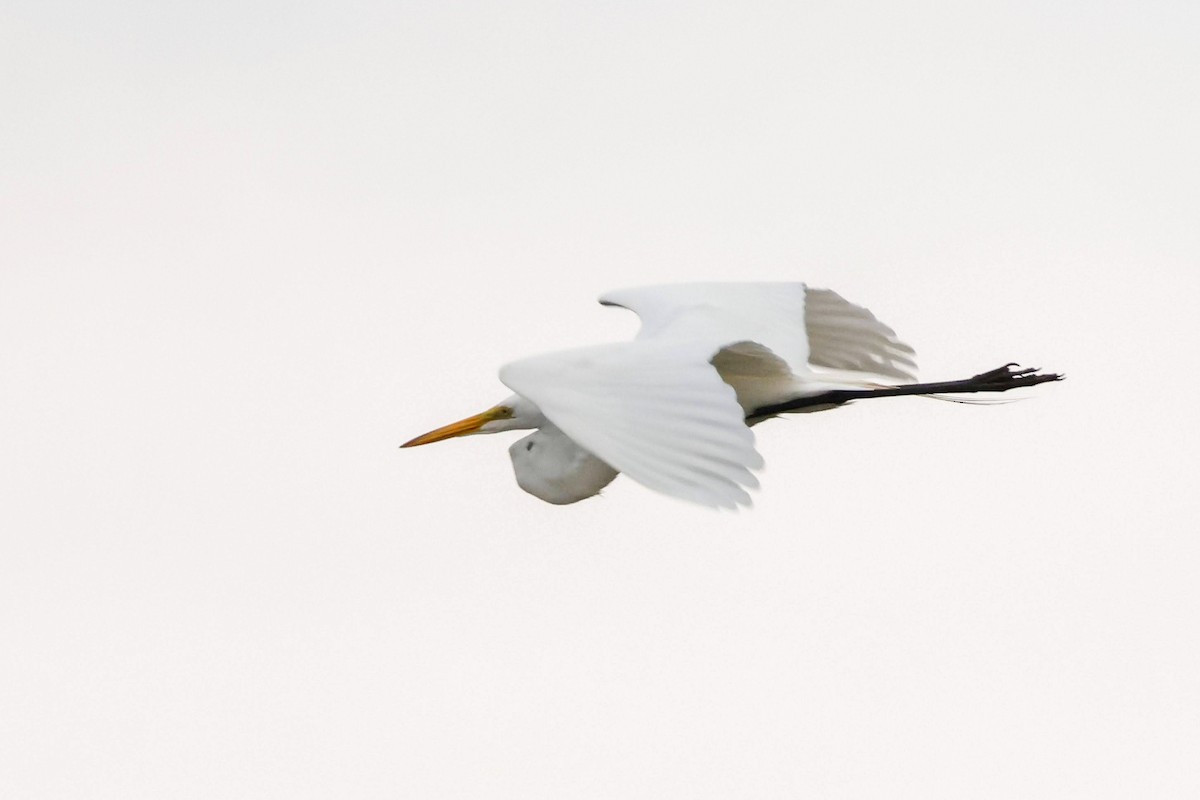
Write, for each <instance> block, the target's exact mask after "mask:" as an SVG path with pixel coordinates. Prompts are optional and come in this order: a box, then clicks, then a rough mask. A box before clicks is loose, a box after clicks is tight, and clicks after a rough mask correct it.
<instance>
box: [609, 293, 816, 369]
mask: <svg viewBox="0 0 1200 800" xmlns="http://www.w3.org/2000/svg"><path fill="white" fill-rule="evenodd" d="M600 302H601V303H602V304H604V305H608V306H620V307H622V308H628V309H629V310H630V311H632V312H634V313H635V314H637V315H638V318H639V319H641V321H642V327H641V329H640V330H639V331H638V334H637V338H638V340H645V339H656V340H667V339H671V340H677V341H678V340H691V341H702V342H705V343H706V344H709V345H712V346H713V352H714V353H715V352H716V351H717V350H718V349H720V348H722V347H725V346H727V345H731V344H734V343H736V342H756V343H758V344H760V345H762V346H763V347H765V348H767V349H769V350H770V351H771V352H772V353H774V354H775V355H776V356H778V357H779V358H781V359H783V361H784V362H786V363H787V365H788V366H789V367H791V369H792V371H793V372H797V373H798V372H802V371H804V369H805V365H806V364H807V363H808V335H807V333H806V332H805V329H804V303H805V288H804V284H803V283H681V284H672V285H668V286H645V287H641V288H636V289H621V290H618V291H615V292H609V293H607V294H605V295H604V296H602V297H601V298H600Z"/></svg>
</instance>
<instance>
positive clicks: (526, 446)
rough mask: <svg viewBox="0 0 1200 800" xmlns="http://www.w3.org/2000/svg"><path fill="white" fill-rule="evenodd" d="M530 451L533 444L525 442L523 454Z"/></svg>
mask: <svg viewBox="0 0 1200 800" xmlns="http://www.w3.org/2000/svg"><path fill="white" fill-rule="evenodd" d="M532 449H533V442H526V443H525V452H527V453H528V452H529V451H530V450H532Z"/></svg>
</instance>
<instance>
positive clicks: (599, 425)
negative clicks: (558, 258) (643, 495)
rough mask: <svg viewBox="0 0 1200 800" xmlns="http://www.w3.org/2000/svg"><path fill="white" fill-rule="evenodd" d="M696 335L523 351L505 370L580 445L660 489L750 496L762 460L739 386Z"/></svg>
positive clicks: (713, 498)
mask: <svg viewBox="0 0 1200 800" xmlns="http://www.w3.org/2000/svg"><path fill="white" fill-rule="evenodd" d="M715 352H716V348H714V347H712V346H710V345H707V344H704V343H697V342H695V341H687V340H684V341H674V340H666V341H656V340H648V341H634V342H622V343H618V344H608V345H600V346H597V347H586V348H580V349H575V350H565V351H561V352H556V353H548V354H546V355H541V356H534V357H532V358H527V359H523V360H521V361H515V362H513V363H511V364H507V365H505V366H504V367H502V368H501V370H500V380H501V381H503V382H504V383H505V384H506V385H507V386H509V388H511V389H512V390H513V391H515V392H517V393H518V394H520V395H522V396H524V397H527V398H528V399H529V400H531V401H532V402H533V403H535V404H536V405H537V406H538V408H540V409H541V410H542V413H543V414H545V415H546V418H547V419H549V420H550V421H551V422H552V423H554V424H555V425H556V426H558V427H559V428H560V429H561V430H562V431H563V432H564V433H565V434H566V435H567V436H569V437H570V438H571V439H572V440H573V441H575V442H576V443H578V444H579V445H580V446H581V447H583V448H584V449H586V450H588V451H589V452H591V453H593V454H594V455H595V456H596V457H597V458H599V459H601V460H602V461H604V462H605V463H607V464H609V465H610V466H611V467H612V468H613V469H616V470H618V471H619V472H623V473H625V474H626V475H628V476H629V477H630V478H632V479H633V480H635V481H637V482H638V483H640V484H642V485H643V486H646V487H647V488H650V489H654V490H655V491H659V492H662V493H664V494H668V495H671V496H673V497H679V498H682V499H684V500H691V501H693V502H696V503H700V504H702V505H707V506H716V507H726V508H735V507H737V506H738V505H749V504H750V496H749V494H747V492H746V489H745V487H756V486H757V485H758V480H757V479H756V478H755V477H754V475H753V474H752V473H751V472H750V470H752V469H758V468H760V467H762V463H763V462H762V456H760V455H759V454H758V451H757V450H755V449H754V434H753V433H752V432H751V431H750V429H749V428H748V427H746V424H745V422H744V419H743V411H742V407H741V406H740V405H738V402H737V399H736V397H735V395H734V391H733V389H732V388H731V387H730V386H729V385H727V384H726V383H725V382H723V381H722V380H721V378H720V376H719V375H718V374H717V371H716V370H715V369H713V367H712V365H711V364H710V363H709V360H710V359H711V358H712V357H713V355H714V354H715Z"/></svg>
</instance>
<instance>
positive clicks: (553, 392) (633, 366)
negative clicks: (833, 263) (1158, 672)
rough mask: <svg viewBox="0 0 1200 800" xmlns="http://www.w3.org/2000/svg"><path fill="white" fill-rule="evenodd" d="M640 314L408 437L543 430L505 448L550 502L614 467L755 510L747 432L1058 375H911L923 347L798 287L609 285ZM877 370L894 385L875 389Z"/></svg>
mask: <svg viewBox="0 0 1200 800" xmlns="http://www.w3.org/2000/svg"><path fill="white" fill-rule="evenodd" d="M600 302H601V303H602V304H603V305H609V306H620V307H623V308H627V309H630V310H632V311H633V312H635V313H636V314H637V315H638V317H639V318H640V319H641V329H640V330H639V332H638V334H637V337H636V338H635V339H634V341H632V342H620V343H613V344H603V345H597V346H594V347H583V348H576V349H571V350H563V351H559V352H553V353H547V354H545V355H539V356H533V357H532V358H526V359H522V360H520V361H514V362H512V363H510V364H507V365H505V366H503V367H501V369H500V380H501V381H502V382H503V383H504V384H505V385H507V386H508V387H509V388H510V389H512V390H513V391H514V392H516V394H514V395H513V396H512V397H509V398H508V399H507V400H504V401H503V402H501V403H499V404H498V405H495V406H493V407H492V408H489V409H488V410H487V411H484V412H483V413H481V414H476V415H475V416H473V417H468V418H466V419H464V420H460V421H459V422H455V423H452V424H450V425H446V426H444V427H442V428H438V429H436V430H433V431H430V432H429V433H426V434H424V435H422V436H418V437H416V438H415V439H413V440H411V441H409V442H407V443H405V444H404V445H402V447H414V446H417V445H423V444H429V443H431V442H436V441H440V440H443V439H448V438H451V437H454V436H465V435H468V434H477V433H496V432H499V431H507V430H519V429H529V428H536V429H537V430H536V431H535V432H534V433H532V434H530V435H529V436H526V437H525V438H523V439H521V440H520V441H518V442H516V443H515V444H513V445H512V447H510V448H509V453H510V455H511V457H512V462H513V470H514V472H515V473H516V477H517V483H518V485H520V487H521V488H522V489H524V490H525V491H527V492H529V493H530V494H533V495H535V496H536V497H539V498H541V499H542V500H545V501H547V502H550V503H556V504H566V503H573V502H576V501H578V500H582V499H584V498H587V497H591V496H593V495H596V494H598V493H599V492H600V490H601V489H603V488H604V487H605V486H607V485H608V484H609V483H610V482H611V481H612V480H613V478H615V477H616V476H617V474H618V473H625V474H626V475H628V476H629V477H630V478H632V479H633V480H635V481H637V482H638V483H640V484H642V485H643V486H646V487H648V488H650V489H653V490H655V491H658V492H662V493H663V494H667V495H671V496H673V497H678V498H682V499H684V500H690V501H692V502H696V503H700V504H702V505H706V506H715V507H729V508H736V507H737V506H739V505H749V504H750V495H749V494H748V493H747V492H746V489H747V488H755V487H757V485H758V481H757V479H756V478H755V476H754V474H753V470H756V469H759V468H761V467H762V464H763V460H762V457H761V456H760V455H759V454H758V451H757V450H756V449H755V447H754V434H753V432H752V431H751V430H750V428H751V426H752V425H755V424H757V423H759V422H762V421H763V420H765V419H769V418H771V417H773V416H777V415H779V414H784V413H798V412H808V411H819V410H824V409H829V408H835V407H837V406H840V405H842V404H844V403H847V402H849V401H852V400H858V399H865V398H870V397H887V396H896V395H934V396H936V395H939V394H943V393H950V392H1002V391H1007V390H1008V389H1012V388H1015V387H1017V386H1032V385H1034V384H1038V383H1044V382H1046V381H1053V380H1059V379H1060V378H1061V376H1060V375H1054V374H1039V373H1037V372H1036V370H1028V369H1016V368H1015V367H1016V365H1015V364H1008V365H1006V366H1004V367H1001V368H999V369H996V370H992V371H990V372H985V373H981V374H979V375H976V376H974V377H973V378H968V379H966V380H961V381H949V382H944V383H923V384H922V383H912V382H911V381H913V380H915V378H916V362H915V361H914V360H913V357H914V353H913V349H912V348H911V347H909V346H908V345H906V344H904V343H903V342H901V341H900V340H899V339H897V338H896V334H895V332H894V331H893V330H892V329H891V328H889V327H888V326H887V325H884V324H883V323H882V322H880V321H879V320H878V319H876V318H875V315H874V314H872V313H871V312H870V311H868V310H867V309H865V308H862V307H861V306H856V305H854V304H852V303H849V302H847V301H846V300H845V299H843V298H842V297H841V296H840V295H838V294H837V293H835V292H832V291H830V290H828V289H812V288H809V287H807V286H805V285H804V284H803V283H692V284H680V285H670V286H652V287H644V288H637V289H626V290H622V291H616V292H611V293H609V294H606V295H604V296H603V297H601V298H600ZM880 378H884V379H891V380H892V381H897V382H894V383H887V384H885V383H880V382H879V380H880Z"/></svg>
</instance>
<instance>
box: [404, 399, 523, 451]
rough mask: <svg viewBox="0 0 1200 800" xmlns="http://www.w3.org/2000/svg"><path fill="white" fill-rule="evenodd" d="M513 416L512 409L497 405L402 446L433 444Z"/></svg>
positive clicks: (474, 431)
mask: <svg viewBox="0 0 1200 800" xmlns="http://www.w3.org/2000/svg"><path fill="white" fill-rule="evenodd" d="M510 416H512V411H511V410H509V409H507V408H505V407H503V406H496V407H495V408H489V409H488V410H487V411H484V412H483V413H482V414H476V415H475V416H473V417H467V418H466V419H460V420H459V421H458V422H451V423H450V424H449V425H443V426H442V427H440V428H438V429H437V430H432V431H430V432H429V433H423V434H421V435H420V436H418V437H417V438H415V439H412V440H410V441H407V442H405V443H404V444H402V445H400V446H401V447H417V446H418V445H422V444H432V443H433V442H440V441H442V440H443V439H451V438H453V437H455V436H466V435H467V434H469V433H478V432H479V429H480V428H482V427H483V426H484V425H486V424H488V423H489V422H492V421H493V420H497V419H506V418H507V417H510Z"/></svg>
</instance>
